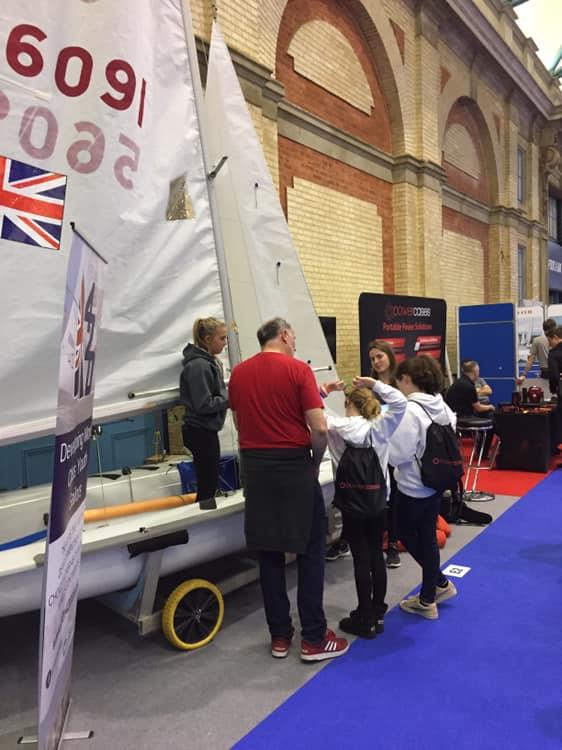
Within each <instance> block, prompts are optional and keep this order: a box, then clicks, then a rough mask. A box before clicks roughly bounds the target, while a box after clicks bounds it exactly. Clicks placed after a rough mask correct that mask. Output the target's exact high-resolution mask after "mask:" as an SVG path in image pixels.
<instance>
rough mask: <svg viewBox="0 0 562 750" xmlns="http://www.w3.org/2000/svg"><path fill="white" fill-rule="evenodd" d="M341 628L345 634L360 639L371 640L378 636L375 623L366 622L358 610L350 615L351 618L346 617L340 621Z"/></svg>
mask: <svg viewBox="0 0 562 750" xmlns="http://www.w3.org/2000/svg"><path fill="white" fill-rule="evenodd" d="M339 627H340V630H343V632H344V633H349V634H350V635H357V636H359V638H368V639H371V638H374V637H375V635H376V631H375V626H374V624H373V621H372V620H369V621H366V620H365V619H364V618H362V617H360V616H359V614H358V613H357V610H356V609H354V610H353V612H350V613H349V617H344V618H343V620H340V623H339Z"/></svg>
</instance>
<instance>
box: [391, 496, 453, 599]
mask: <svg viewBox="0 0 562 750" xmlns="http://www.w3.org/2000/svg"><path fill="white" fill-rule="evenodd" d="M396 498H397V501H398V531H399V535H400V541H401V542H402V544H403V545H404V547H406V549H407V550H408V552H409V553H410V554H411V555H412V557H413V558H414V560H415V561H416V562H417V563H418V565H420V566H421V569H422V587H421V591H420V597H421V599H422V600H423V601H424V602H425V603H426V604H431V602H434V601H435V587H436V586H437V585H439V586H445V585H446V583H447V579H446V578H445V576H444V575H443V573H442V572H441V570H440V564H441V561H440V558H439V546H438V544H437V534H436V532H435V525H436V522H437V515H438V513H439V509H440V507H441V494H440V493H439V492H437V493H436V494H435V495H431V496H430V497H410V496H409V495H404V493H402V492H400V490H398V491H397V493H396Z"/></svg>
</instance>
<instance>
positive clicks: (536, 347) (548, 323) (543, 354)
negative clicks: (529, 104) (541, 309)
mask: <svg viewBox="0 0 562 750" xmlns="http://www.w3.org/2000/svg"><path fill="white" fill-rule="evenodd" d="M555 328H556V321H555V320H554V318H547V319H546V320H545V321H544V323H543V324H542V330H543V334H542V336H535V338H534V339H533V340H532V341H531V348H530V349H529V356H528V357H527V364H526V365H525V369H524V370H523V372H522V373H521V375H520V376H519V377H518V378H515V382H516V383H517V385H521V384H522V383H524V382H525V378H526V377H527V373H528V372H529V370H530V369H531V367H532V366H533V363H534V361H535V359H538V361H539V367H540V368H541V378H543V379H544V380H548V379H549V372H548V351H549V349H550V345H549V342H548V335H549V333H550V332H551V331H553V330H554V329H555Z"/></svg>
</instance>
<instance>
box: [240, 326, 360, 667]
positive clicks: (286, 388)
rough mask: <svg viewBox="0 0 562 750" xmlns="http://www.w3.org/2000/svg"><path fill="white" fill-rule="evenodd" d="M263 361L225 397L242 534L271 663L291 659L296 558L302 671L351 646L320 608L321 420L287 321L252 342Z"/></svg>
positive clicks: (247, 366)
mask: <svg viewBox="0 0 562 750" xmlns="http://www.w3.org/2000/svg"><path fill="white" fill-rule="evenodd" d="M257 336H258V341H259V343H260V346H261V352H260V353H258V354H256V355H254V356H253V357H250V359H247V360H245V361H244V362H241V363H240V364H239V365H237V366H236V367H235V368H234V369H233V371H232V375H231V377H230V382H229V386H228V388H229V395H230V402H231V407H232V410H233V415H234V421H235V424H236V426H237V429H238V436H239V442H240V462H241V469H242V476H243V486H244V496H245V499H246V516H245V533H246V543H247V545H248V547H249V548H250V549H254V550H257V552H258V560H259V566H260V582H261V588H262V594H263V602H264V609H265V616H266V620H267V624H268V627H269V632H270V634H271V655H272V656H273V657H275V658H284V657H286V656H287V655H288V653H289V649H290V647H291V642H292V639H293V635H294V629H293V625H292V622H291V613H290V604H289V599H288V597H287V584H286V580H285V553H286V552H292V553H296V555H297V566H298V584H297V605H298V610H299V616H300V621H301V628H302V630H301V635H302V641H301V652H300V657H301V659H302V661H323V660H325V659H332V658H334V657H337V656H341V655H342V654H344V653H345V652H346V651H347V649H348V648H349V645H348V643H347V641H346V640H345V638H338V637H337V636H336V635H335V633H334V632H333V631H332V630H329V629H328V628H327V627H326V618H325V615H324V608H323V603H322V599H323V592H324V555H325V551H326V546H325V545H326V537H325V535H326V514H325V510H324V498H323V496H322V490H321V488H320V485H319V483H318V471H319V468H320V462H321V460H322V457H323V454H324V451H325V449H326V444H327V432H328V428H327V426H326V419H325V417H324V411H323V405H322V399H321V397H320V394H319V392H318V386H317V384H316V379H315V377H314V374H313V372H312V370H311V369H310V367H309V366H308V365H307V364H305V363H304V362H302V361H300V360H298V359H295V356H294V355H295V343H296V336H295V332H294V331H293V328H292V326H291V325H290V323H288V322H287V321H286V320H284V319H283V318H273V319H272V320H269V321H267V322H266V323H264V324H263V325H262V326H261V327H260V329H259V330H258V332H257Z"/></svg>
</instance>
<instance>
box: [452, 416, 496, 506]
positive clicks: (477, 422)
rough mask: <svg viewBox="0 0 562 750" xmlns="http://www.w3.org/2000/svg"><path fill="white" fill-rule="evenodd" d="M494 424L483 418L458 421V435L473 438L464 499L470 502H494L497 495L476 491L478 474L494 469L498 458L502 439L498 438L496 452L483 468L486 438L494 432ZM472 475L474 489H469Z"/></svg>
mask: <svg viewBox="0 0 562 750" xmlns="http://www.w3.org/2000/svg"><path fill="white" fill-rule="evenodd" d="M493 429H494V423H493V421H492V420H491V419H485V418H483V417H460V418H459V419H458V420H457V433H458V435H459V437H461V438H463V437H471V438H472V450H471V451H470V457H469V459H468V462H467V463H465V467H464V469H465V482H464V486H465V491H464V494H463V497H464V499H465V500H468V501H479V502H485V501H487V500H493V499H494V498H495V495H494V494H493V493H491V492H479V491H477V490H476V482H477V481H478V473H479V472H480V471H490V469H493V468H494V464H495V461H496V456H497V453H498V449H499V446H500V439H499V437H497V442H496V444H495V446H494V451H493V453H492V456H491V458H490V463H489V465H488V466H482V456H483V455H484V446H485V444H486V438H487V437H488V434H489V433H490V432H491V431H493ZM479 437H480V448H479V449H478V440H479ZM471 472H473V474H472V488H469V484H470V473H471Z"/></svg>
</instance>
